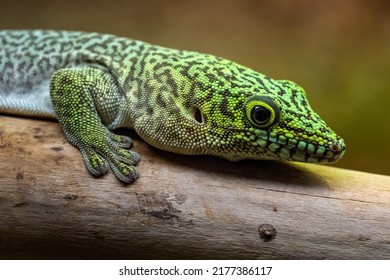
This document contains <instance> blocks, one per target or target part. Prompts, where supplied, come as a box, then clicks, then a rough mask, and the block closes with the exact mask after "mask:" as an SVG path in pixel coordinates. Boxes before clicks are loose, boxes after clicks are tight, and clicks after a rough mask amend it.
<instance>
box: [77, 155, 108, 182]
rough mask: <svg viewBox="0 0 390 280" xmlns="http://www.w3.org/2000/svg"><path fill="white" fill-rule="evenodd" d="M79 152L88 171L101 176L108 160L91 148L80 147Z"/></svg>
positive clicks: (104, 171)
mask: <svg viewBox="0 0 390 280" xmlns="http://www.w3.org/2000/svg"><path fill="white" fill-rule="evenodd" d="M80 151H81V154H82V155H83V159H84V162H85V165H86V167H87V169H88V171H89V172H90V173H91V174H92V175H94V176H96V177H99V176H102V175H104V174H105V173H107V170H108V162H107V161H106V160H105V159H104V158H103V157H102V156H101V155H99V154H98V153H96V152H95V151H94V150H92V149H80Z"/></svg>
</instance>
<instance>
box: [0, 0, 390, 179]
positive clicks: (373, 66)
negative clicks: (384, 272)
mask: <svg viewBox="0 0 390 280" xmlns="http://www.w3.org/2000/svg"><path fill="white" fill-rule="evenodd" d="M26 2H27V1H26ZM0 15H1V16H0V29H26V28H28V29H32V28H44V29H63V30H83V31H97V32H103V33H112V34H116V35H120V36H126V37H131V38H135V39H139V40H143V41H147V42H150V43H154V44H158V45H163V46H166V47H171V48H177V49H187V50H194V51H199V52H205V53H211V54H215V55H218V56H221V57H224V58H228V59H231V60H234V61H236V62H238V63H240V64H243V65H246V66H248V67H251V68H253V69H255V70H257V71H260V72H262V73H264V74H266V75H268V76H270V77H273V78H276V79H289V80H293V81H295V82H297V83H298V84H300V85H301V86H303V87H304V88H305V89H306V92H307V94H308V96H309V100H310V103H311V105H312V107H313V108H314V110H315V111H317V112H318V113H319V115H320V116H322V118H323V119H325V120H326V122H327V123H328V124H329V126H330V127H332V128H333V129H334V130H335V131H336V132H337V133H338V134H339V135H341V136H342V137H343V138H344V139H345V141H346V144H347V152H346V154H345V156H344V158H343V159H342V160H341V161H340V162H339V163H337V164H336V166H339V167H343V168H349V169H355V170H361V171H367V172H374V173H380V174H387V175H390V163H389V160H390V159H389V158H390V131H389V128H390V112H389V110H390V2H389V1H385V0H370V1H367V0H327V1H311V0H294V1H292V0H290V1H288V0H279V1H274V0H257V1H255V0H236V1H233V0H231V1H229V0H191V1H189V0H187V1H180V0H164V1H152V0H112V1H107V0H104V1H103V0H94V1H81V0H78V1H75V0H66V1H63V0H62V1H57V0H36V1H28V2H27V3H22V2H20V1H7V2H6V3H2V5H1V12H0ZM0 47H1V46H0Z"/></svg>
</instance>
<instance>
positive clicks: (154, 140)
mask: <svg viewBox="0 0 390 280" xmlns="http://www.w3.org/2000/svg"><path fill="white" fill-rule="evenodd" d="M0 113H3V114H14V115H22V116H26V117H40V118H42V117H44V118H51V119H56V120H57V121H58V122H59V124H60V125H61V126H62V129H63V132H64V135H65V137H66V138H67V140H68V141H69V142H70V143H71V144H73V145H74V146H75V147H77V148H78V149H79V150H80V152H81V155H82V157H83V159H84V162H85V166H86V168H87V169H88V171H89V172H90V173H91V174H92V175H94V176H101V175H103V174H105V173H106V172H107V171H108V169H109V168H111V170H112V171H113V173H114V174H115V175H116V177H117V178H118V179H119V180H120V181H122V182H124V183H132V182H133V181H134V180H136V179H137V178H138V177H139V170H138V168H137V163H138V162H139V160H140V156H139V155H138V153H136V152H134V151H132V150H131V149H130V148H131V145H132V140H131V139H130V137H128V136H125V135H119V134H116V133H115V132H113V130H115V129H117V128H121V127H124V128H131V129H133V130H135V132H136V133H137V134H138V135H139V136H140V137H141V138H142V139H143V140H144V141H145V142H147V143H148V144H150V145H152V146H154V147H156V148H158V149H161V150H165V151H169V152H173V153H179V154H184V155H213V156H218V157H222V158H225V159H227V160H231V161H239V160H244V159H250V160H287V161H298V162H308V163H318V164H327V163H332V162H336V161H338V160H339V159H340V158H341V157H342V156H343V154H344V152H345V143H344V140H343V139H342V138H341V137H340V136H338V135H337V134H336V133H335V132H334V131H333V130H332V129H331V128H329V127H328V125H327V124H326V123H325V121H324V120H323V119H322V118H321V117H320V116H319V115H318V114H317V113H316V112H314V111H313V109H312V108H311V106H310V104H309V102H308V99H307V96H306V93H305V91H304V89H303V88H302V87H300V86H299V85H297V84H296V83H294V82H291V81H288V80H276V79H272V78H270V77H268V76H266V75H264V74H261V73H259V72H257V71H255V70H252V69H250V68H248V67H245V66H242V65H240V64H238V63H235V62H233V61H230V60H227V59H223V58H220V57H217V56H214V55H211V54H202V53H198V52H194V51H184V50H175V49H170V48H165V47H160V46H156V45H152V44H149V43H145V42H141V41H138V40H133V39H128V38H123V37H118V36H115V35H110V34H99V33H87V32H78V31H53V30H2V31H0Z"/></svg>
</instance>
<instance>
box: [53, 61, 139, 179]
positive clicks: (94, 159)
mask: <svg viewBox="0 0 390 280" xmlns="http://www.w3.org/2000/svg"><path fill="white" fill-rule="evenodd" d="M119 91H120V89H119V87H118V85H117V83H116V81H115V79H114V78H113V77H112V75H111V74H110V73H109V72H107V71H104V70H101V69H97V68H93V67H87V68H74V69H73V68H69V69H61V70H58V71H57V72H55V73H54V75H53V76H52V79H51V86H50V95H51V100H52V103H53V107H54V110H55V112H56V115H57V118H58V121H59V123H60V124H61V125H62V128H63V131H64V133H65V136H66V138H67V139H68V140H69V142H71V143H72V144H73V145H74V146H76V147H77V148H78V149H79V150H80V152H81V154H82V156H83V158H84V162H85V165H86V167H87V169H88V170H89V172H90V173H91V174H93V175H94V176H101V175H103V174H105V173H106V172H107V169H108V165H109V166H110V167H111V169H112V170H113V172H114V173H115V175H116V176H117V177H118V179H119V180H121V181H123V182H124V183H131V182H133V181H134V180H135V179H136V178H137V177H138V175H139V172H138V169H137V168H136V167H135V165H136V164H137V163H138V161H139V156H138V154H137V153H135V152H133V151H130V150H129V148H130V146H131V139H130V138H129V137H126V136H121V135H116V134H114V133H112V132H111V131H109V130H108V129H107V128H106V127H105V125H104V124H103V120H104V122H108V121H112V120H113V119H114V118H115V117H116V115H117V114H118V110H119V109H118V108H119V104H120V102H121V101H123V100H121V99H120V94H119Z"/></svg>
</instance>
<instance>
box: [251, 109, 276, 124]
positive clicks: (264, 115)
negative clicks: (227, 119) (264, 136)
mask: <svg viewBox="0 0 390 280" xmlns="http://www.w3.org/2000/svg"><path fill="white" fill-rule="evenodd" d="M270 117H271V112H270V111H269V110H268V109H267V108H265V107H263V106H255V107H253V109H252V119H253V121H254V122H256V123H258V124H265V123H267V122H268V121H269V119H270Z"/></svg>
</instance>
